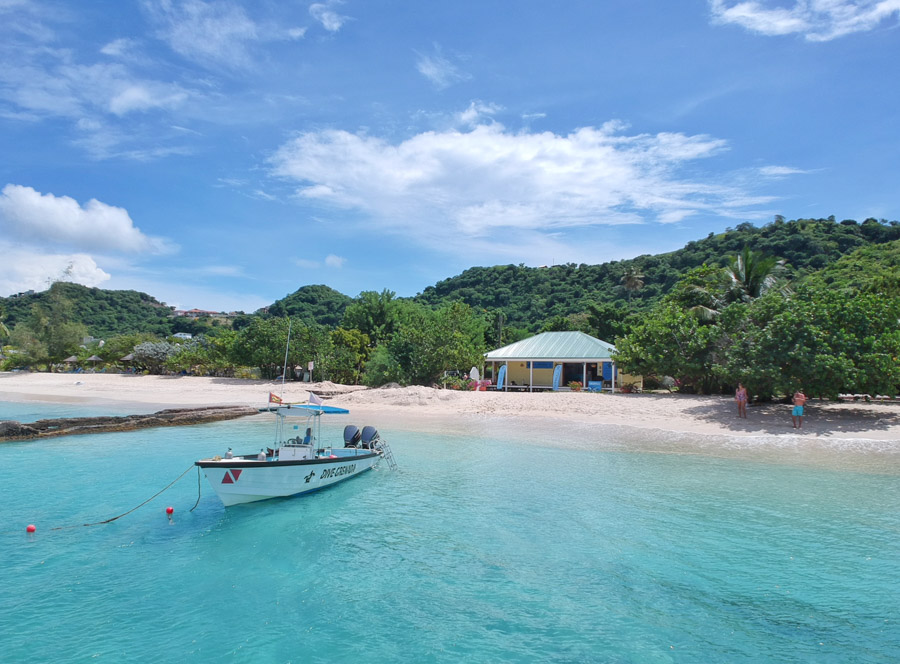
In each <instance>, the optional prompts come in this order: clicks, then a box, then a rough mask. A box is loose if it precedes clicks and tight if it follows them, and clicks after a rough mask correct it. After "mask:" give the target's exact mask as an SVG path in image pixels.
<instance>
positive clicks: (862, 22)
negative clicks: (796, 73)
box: [710, 0, 900, 41]
mask: <svg viewBox="0 0 900 664" xmlns="http://www.w3.org/2000/svg"><path fill="white" fill-rule="evenodd" d="M710 9H711V11H712V15H713V19H714V20H715V21H716V22H718V23H733V24H736V25H740V26H742V27H744V28H747V29H748V30H751V31H752V32H758V33H760V34H764V35H789V34H800V35H803V37H805V38H806V39H807V40H808V41H830V40H832V39H836V38H838V37H843V36H844V35H848V34H852V33H854V32H865V31H867V30H872V29H874V28H876V27H878V25H880V24H881V23H882V22H883V21H885V20H887V19H890V18H896V17H897V15H898V14H900V0H797V2H795V3H794V6H793V7H782V6H778V5H776V4H775V3H774V2H771V1H756V0H743V1H740V2H734V1H733V0H710Z"/></svg>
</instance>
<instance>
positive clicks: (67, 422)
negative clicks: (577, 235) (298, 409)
mask: <svg viewBox="0 0 900 664" xmlns="http://www.w3.org/2000/svg"><path fill="white" fill-rule="evenodd" d="M258 412H259V409H257V408H249V407H245V406H211V407H205V408H169V409H166V410H161V411H158V412H156V413H150V414H147V415H125V416H100V417H61V418H57V419H52V420H37V421H36V422H29V423H27V424H22V423H20V422H16V421H15V420H6V421H0V443H2V442H8V441H13V440H34V439H37V438H51V437H54V436H67V435H71V434H84V433H108V432H110V431H134V430H136V429H147V428H150V427H170V426H183V425H189V424H205V423H207V422H219V421H221V420H233V419H236V418H238V417H245V416H247V415H256V414H257V413H258Z"/></svg>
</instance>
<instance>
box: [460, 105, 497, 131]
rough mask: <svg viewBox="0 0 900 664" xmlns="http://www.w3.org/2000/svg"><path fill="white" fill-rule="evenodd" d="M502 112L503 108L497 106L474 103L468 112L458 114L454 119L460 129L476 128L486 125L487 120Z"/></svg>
mask: <svg viewBox="0 0 900 664" xmlns="http://www.w3.org/2000/svg"><path fill="white" fill-rule="evenodd" d="M502 110H503V108H502V107H500V106H497V105H496V104H485V103H483V102H480V101H473V102H471V103H470V104H469V107H468V108H467V109H466V110H464V111H462V112H461V113H457V114H456V116H455V118H454V119H455V121H456V126H458V127H475V126H477V125H480V124H484V122H485V120H487V119H489V118H491V116H493V115H495V114H496V113H499V112H500V111H502Z"/></svg>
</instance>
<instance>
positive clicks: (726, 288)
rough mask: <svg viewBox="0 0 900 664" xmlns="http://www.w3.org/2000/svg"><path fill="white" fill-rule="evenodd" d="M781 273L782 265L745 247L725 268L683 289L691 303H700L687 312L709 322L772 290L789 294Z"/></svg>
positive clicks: (710, 273)
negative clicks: (722, 312)
mask: <svg viewBox="0 0 900 664" xmlns="http://www.w3.org/2000/svg"><path fill="white" fill-rule="evenodd" d="M784 272H785V267H784V261H782V260H778V259H777V258H775V257H773V256H766V255H764V254H763V253H762V252H759V251H751V250H750V249H749V248H747V247H744V249H743V250H742V251H741V253H740V254H738V255H737V256H731V257H729V258H728V264H727V265H726V266H725V267H723V268H721V269H719V270H714V271H708V272H706V273H705V274H702V275H698V277H697V278H695V282H694V283H692V284H691V285H689V286H687V287H686V288H685V291H686V292H687V293H689V294H690V296H691V299H693V300H699V301H700V303H699V304H695V305H694V306H691V307H690V309H689V310H690V311H691V312H692V313H694V314H695V315H696V316H698V317H699V318H700V319H701V320H706V321H711V320H714V319H715V318H716V317H717V316H718V315H719V313H720V312H721V311H722V309H724V308H725V307H727V306H728V305H729V304H731V303H732V302H750V301H752V300H755V299H756V298H758V297H760V296H761V295H764V294H765V293H766V291H769V290H771V289H772V288H782V290H783V291H784V292H785V293H788V292H789V289H788V288H787V286H786V284H785V282H784V279H783V278H782V274H783V273H784Z"/></svg>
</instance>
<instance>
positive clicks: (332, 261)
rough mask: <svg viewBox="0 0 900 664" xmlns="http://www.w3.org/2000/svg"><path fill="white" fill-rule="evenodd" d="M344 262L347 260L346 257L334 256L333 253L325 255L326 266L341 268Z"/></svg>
mask: <svg viewBox="0 0 900 664" xmlns="http://www.w3.org/2000/svg"><path fill="white" fill-rule="evenodd" d="M346 262H347V259H346V258H343V257H341V256H335V255H334V254H328V255H327V256H326V257H325V265H327V266H328V267H334V268H342V267H344V263H346Z"/></svg>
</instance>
